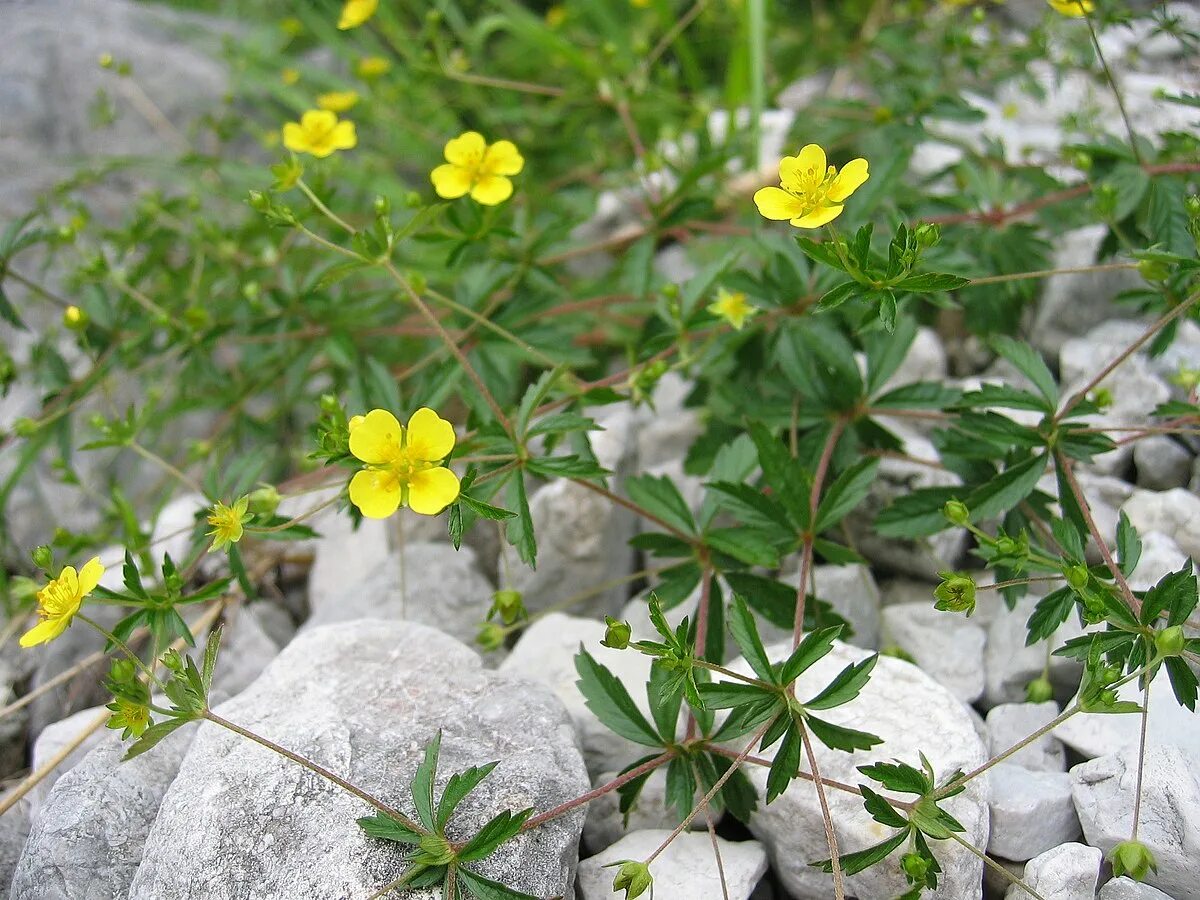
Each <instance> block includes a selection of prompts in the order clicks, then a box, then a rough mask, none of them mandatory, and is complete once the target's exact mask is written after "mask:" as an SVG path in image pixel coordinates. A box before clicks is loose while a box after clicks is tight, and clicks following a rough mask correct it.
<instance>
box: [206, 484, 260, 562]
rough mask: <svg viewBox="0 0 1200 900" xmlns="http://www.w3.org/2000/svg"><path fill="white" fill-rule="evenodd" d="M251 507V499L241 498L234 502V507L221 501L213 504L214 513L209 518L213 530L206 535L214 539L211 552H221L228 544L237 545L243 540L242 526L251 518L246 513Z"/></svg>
mask: <svg viewBox="0 0 1200 900" xmlns="http://www.w3.org/2000/svg"><path fill="white" fill-rule="evenodd" d="M249 505H250V498H249V497H240V498H239V499H237V500H236V501H234V504H233V506H226V505H225V504H224V503H222V502H221V501H220V500H218V501H217V502H216V503H214V504H213V508H212V512H211V513H209V516H208V524H209V525H211V526H212V527H213V530H212V531H210V532H208V533H207V534H206V535H205V537H211V538H212V539H213V542H212V546H211V547H209V548H208V549H209V550H210V551H213V550H220V549H221V548H223V547H225V546H226V545H227V544H236V543H237V542H238V541H240V540H241V539H242V525H243V524H245V523H246V521H247V520H249V518H250V514H249V513H248V512H246V509H247V507H249Z"/></svg>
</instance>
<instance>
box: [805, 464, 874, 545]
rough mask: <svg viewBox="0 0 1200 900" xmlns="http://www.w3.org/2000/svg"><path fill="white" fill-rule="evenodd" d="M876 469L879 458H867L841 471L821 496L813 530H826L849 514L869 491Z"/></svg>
mask: <svg viewBox="0 0 1200 900" xmlns="http://www.w3.org/2000/svg"><path fill="white" fill-rule="evenodd" d="M878 470H879V460H878V459H871V458H868V459H861V460H859V461H858V462H856V463H855V464H854V465H852V466H850V467H849V468H848V469H846V470H845V471H844V472H842V474H841V475H839V476H838V477H837V479H835V480H834V482H833V483H832V484H831V485H829V488H828V489H827V490H826V491H825V496H823V497H822V498H821V504H820V506H818V507H817V521H816V526H815V530H816V531H826V530H828V529H830V528H832V527H833V526H834V525H836V524H837V523H838V522H840V521H841V520H842V519H844V518H845V517H846V516H847V515H849V514H850V512H851V511H853V509H854V508H855V507H856V506H858V504H860V503H861V502H862V501H863V500H864V499H865V498H866V496H867V494H868V493H869V492H870V490H871V484H872V483H873V482H874V481H875V474H876V472H878Z"/></svg>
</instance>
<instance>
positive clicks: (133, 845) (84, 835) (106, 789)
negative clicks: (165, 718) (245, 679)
mask: <svg viewBox="0 0 1200 900" xmlns="http://www.w3.org/2000/svg"><path fill="white" fill-rule="evenodd" d="M194 736H195V728H194V727H184V728H182V729H180V730H179V731H176V732H175V733H174V734H172V735H171V736H169V737H168V738H167V739H166V740H164V741H162V743H160V744H158V745H157V746H156V747H154V749H153V750H151V751H150V752H148V753H143V754H142V755H141V756H138V757H135V758H134V759H132V760H130V761H128V762H122V761H121V757H122V756H123V755H124V753H125V747H124V745H122V744H121V743H120V741H119V740H118V739H117V735H116V733H115V732H113V731H109V732H107V733H106V736H105V737H104V738H103V739H102V741H101V743H100V745H99V746H97V747H96V748H95V749H93V750H91V751H89V752H88V754H87V755H86V756H84V757H83V759H82V760H81V761H80V762H79V763H78V765H76V766H75V767H74V768H72V769H71V770H70V771H69V772H67V773H66V774H64V775H63V776H62V777H61V778H59V779H58V781H57V782H56V783H55V785H54V788H53V790H51V791H50V794H49V796H48V797H47V798H46V799H45V801H44V802H43V803H42V805H41V806H40V807H39V809H38V812H37V815H36V816H35V817H34V821H33V828H32V831H31V832H30V835H29V841H28V843H27V844H26V845H25V850H24V853H22V855H21V860H20V862H19V863H18V865H17V869H16V874H15V877H14V878H13V882H12V897H13V900H85V898H87V900H92V898H94V900H102V898H107V897H119V896H124V895H125V893H126V892H127V891H128V889H129V883H130V882H131V881H132V880H133V874H134V872H135V871H136V870H137V867H138V864H139V863H140V862H141V860H142V847H143V845H144V844H145V841H146V835H147V834H148V833H149V832H150V826H151V825H152V824H153V823H154V819H155V817H156V816H157V815H158V809H159V805H160V804H161V803H162V798H163V795H164V794H165V793H166V792H167V788H168V787H169V786H170V784H171V781H172V780H173V779H174V778H175V774H176V772H178V771H179V764H180V763H181V762H182V761H183V757H184V754H185V753H186V752H187V749H188V747H189V746H190V744H191V742H192V738H193V737H194Z"/></svg>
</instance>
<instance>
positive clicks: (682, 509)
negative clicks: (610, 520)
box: [625, 475, 696, 535]
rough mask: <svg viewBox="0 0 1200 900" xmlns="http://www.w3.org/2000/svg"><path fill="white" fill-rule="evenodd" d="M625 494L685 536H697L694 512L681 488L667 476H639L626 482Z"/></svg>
mask: <svg viewBox="0 0 1200 900" xmlns="http://www.w3.org/2000/svg"><path fill="white" fill-rule="evenodd" d="M625 492H626V493H627V494H628V495H629V499H630V500H632V501H633V502H634V503H636V504H637V505H638V506H640V507H642V508H643V509H645V510H646V511H647V512H650V513H652V514H653V515H655V516H657V517H658V518H660V519H662V520H663V521H664V522H666V523H667V524H668V525H670V526H671V527H672V528H676V529H678V530H679V531H682V532H683V533H684V534H689V535H690V534H695V532H696V523H695V521H694V520H693V519H692V511H691V508H690V507H689V506H688V504H687V501H686V500H684V499H683V495H682V494H680V493H679V488H677V487H675V483H674V482H673V481H671V479H670V478H667V477H665V476H662V477H658V476H654V475H639V476H638V477H636V478H629V479H626V481H625Z"/></svg>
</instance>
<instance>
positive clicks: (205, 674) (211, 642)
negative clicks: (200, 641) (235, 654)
mask: <svg viewBox="0 0 1200 900" xmlns="http://www.w3.org/2000/svg"><path fill="white" fill-rule="evenodd" d="M223 633H224V628H222V627H220V626H218V627H217V628H214V629H213V630H212V631H211V632H210V633H209V635H208V641H207V642H206V643H205V644H204V665H203V668H202V670H201V683H202V684H203V686H204V697H205V698H207V697H208V692H209V689H210V688H211V687H212V680H213V672H214V671H215V670H216V668H217V654H218V653H219V652H220V650H221V635H222V634H223Z"/></svg>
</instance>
